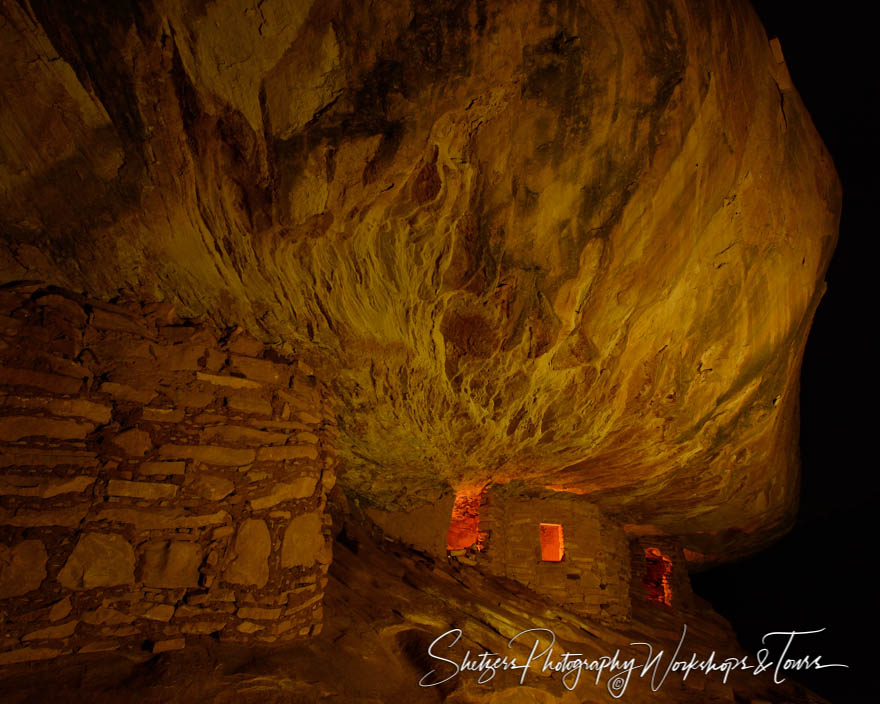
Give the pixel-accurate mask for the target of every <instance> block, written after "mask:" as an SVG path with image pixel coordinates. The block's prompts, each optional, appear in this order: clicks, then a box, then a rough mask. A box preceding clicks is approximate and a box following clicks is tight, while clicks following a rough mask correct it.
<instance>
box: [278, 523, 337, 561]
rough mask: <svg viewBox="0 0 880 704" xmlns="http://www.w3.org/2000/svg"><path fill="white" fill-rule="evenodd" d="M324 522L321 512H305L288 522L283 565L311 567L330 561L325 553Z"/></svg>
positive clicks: (283, 545)
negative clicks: (320, 562)
mask: <svg viewBox="0 0 880 704" xmlns="http://www.w3.org/2000/svg"><path fill="white" fill-rule="evenodd" d="M323 529H324V522H323V519H322V517H321V514H319V513H305V514H303V515H301V516H297V517H296V518H294V519H292V520H291V521H290V523H288V524H287V528H286V529H285V531H284V540H283V542H282V544H281V566H282V567H311V566H312V565H314V564H315V563H316V562H318V561H319V559H320V561H322V562H329V559H326V555H325V553H326V552H327V550H328V548H326V543H327V541H326V540H325V539H324V530H323Z"/></svg>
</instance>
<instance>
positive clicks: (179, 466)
mask: <svg viewBox="0 0 880 704" xmlns="http://www.w3.org/2000/svg"><path fill="white" fill-rule="evenodd" d="M137 471H138V473H139V474H152V475H159V474H161V475H163V476H167V475H169V474H174V475H180V474H184V473H185V472H186V462H180V461H171V462H143V463H142V464H140V465H138V468H137Z"/></svg>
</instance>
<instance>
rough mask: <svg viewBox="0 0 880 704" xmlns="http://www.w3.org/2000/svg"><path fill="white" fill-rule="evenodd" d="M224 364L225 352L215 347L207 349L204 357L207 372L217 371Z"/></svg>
mask: <svg viewBox="0 0 880 704" xmlns="http://www.w3.org/2000/svg"><path fill="white" fill-rule="evenodd" d="M224 364H226V353H225V352H221V351H220V350H216V349H209V350H208V354H207V356H206V358H205V369H207V370H208V371H209V372H216V371H218V370H219V369H220V368H221V367H222V366H223V365H224Z"/></svg>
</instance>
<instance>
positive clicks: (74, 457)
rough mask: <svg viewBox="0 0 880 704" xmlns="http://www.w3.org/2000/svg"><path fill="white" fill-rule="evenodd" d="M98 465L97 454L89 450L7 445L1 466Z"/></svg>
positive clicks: (1, 456) (0, 457)
mask: <svg viewBox="0 0 880 704" xmlns="http://www.w3.org/2000/svg"><path fill="white" fill-rule="evenodd" d="M65 465H70V466H74V467H97V466H98V460H97V455H95V453H94V452H89V451H87V450H58V449H54V448H30V447H5V448H3V454H2V455H0V467H63V466H65Z"/></svg>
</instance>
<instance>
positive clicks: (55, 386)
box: [0, 367, 82, 395]
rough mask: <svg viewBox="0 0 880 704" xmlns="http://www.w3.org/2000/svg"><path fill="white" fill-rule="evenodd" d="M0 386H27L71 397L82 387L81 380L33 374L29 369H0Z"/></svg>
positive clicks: (39, 373)
mask: <svg viewBox="0 0 880 704" xmlns="http://www.w3.org/2000/svg"><path fill="white" fill-rule="evenodd" d="M0 385H4V386H28V387H34V388H38V389H43V390H44V391H51V392H52V393H55V394H69V395H73V394H76V393H79V390H80V388H81V387H82V380H80V379H73V378H71V377H67V376H61V375H59V374H48V373H46V372H35V371H31V370H30V369H17V368H14V367H0Z"/></svg>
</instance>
